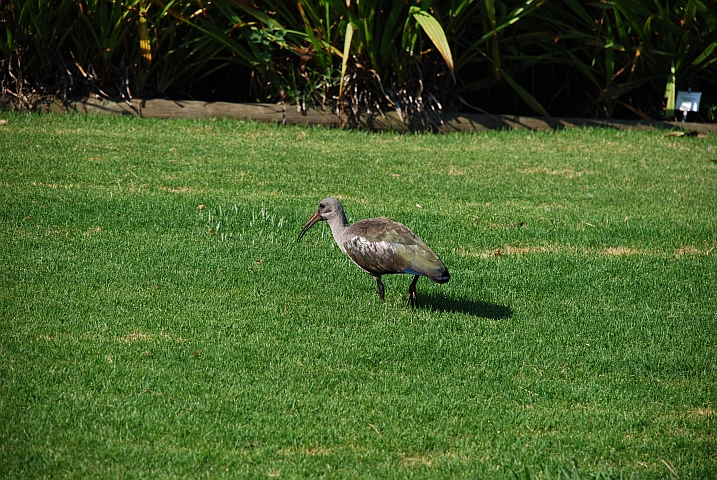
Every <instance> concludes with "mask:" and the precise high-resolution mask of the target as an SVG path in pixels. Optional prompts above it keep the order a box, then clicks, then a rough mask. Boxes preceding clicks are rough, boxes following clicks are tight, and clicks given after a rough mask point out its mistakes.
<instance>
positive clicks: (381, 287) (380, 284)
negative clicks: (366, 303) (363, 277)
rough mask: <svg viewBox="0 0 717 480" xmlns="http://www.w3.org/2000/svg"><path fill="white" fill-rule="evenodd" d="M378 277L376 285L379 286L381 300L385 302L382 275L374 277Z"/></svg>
mask: <svg viewBox="0 0 717 480" xmlns="http://www.w3.org/2000/svg"><path fill="white" fill-rule="evenodd" d="M373 278H375V279H376V286H377V287H378V296H379V297H380V298H381V301H382V302H384V301H385V300H384V299H383V283H382V282H381V275H376V276H375V277H373Z"/></svg>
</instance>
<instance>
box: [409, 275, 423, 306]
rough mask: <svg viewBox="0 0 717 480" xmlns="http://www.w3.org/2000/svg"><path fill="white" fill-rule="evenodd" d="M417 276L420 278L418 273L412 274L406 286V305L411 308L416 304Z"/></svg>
mask: <svg viewBox="0 0 717 480" xmlns="http://www.w3.org/2000/svg"><path fill="white" fill-rule="evenodd" d="M419 278H421V276H420V275H414V276H413V281H412V282H411V285H410V286H409V287H408V300H406V306H409V305H410V306H411V308H413V307H415V306H416V283H417V282H418V279H419Z"/></svg>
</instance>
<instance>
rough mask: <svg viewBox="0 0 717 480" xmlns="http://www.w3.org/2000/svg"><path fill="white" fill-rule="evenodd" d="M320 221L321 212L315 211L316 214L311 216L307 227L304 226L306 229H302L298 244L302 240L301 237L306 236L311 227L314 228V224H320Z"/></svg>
mask: <svg viewBox="0 0 717 480" xmlns="http://www.w3.org/2000/svg"><path fill="white" fill-rule="evenodd" d="M319 220H321V217H319V211H318V210H317V211H315V212H314V214H313V215H312V216H311V218H310V219H309V221H308V222H306V225H304V228H302V229H301V233H300V234H299V238H297V239H296V241H297V242H298V241H299V240H301V237H303V236H304V234H305V233H306V232H308V231H309V229H310V228H311V227H313V226H314V224H315V223H316V222H318V221H319Z"/></svg>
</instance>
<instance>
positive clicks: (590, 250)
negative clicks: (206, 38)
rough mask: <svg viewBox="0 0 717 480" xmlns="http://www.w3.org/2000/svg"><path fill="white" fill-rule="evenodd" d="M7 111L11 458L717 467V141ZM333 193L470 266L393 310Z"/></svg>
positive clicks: (0, 380)
mask: <svg viewBox="0 0 717 480" xmlns="http://www.w3.org/2000/svg"><path fill="white" fill-rule="evenodd" d="M7 118H8V119H9V121H8V125H6V126H4V128H3V130H2V131H0V142H2V146H3V148H2V149H0V182H1V183H0V185H1V186H0V195H2V205H3V209H2V223H1V224H0V242H1V243H2V248H1V249H0V261H2V265H3V268H2V269H0V282H1V284H0V287H1V288H0V353H2V355H1V356H0V357H1V358H2V360H1V361H0V399H1V400H0V447H2V448H0V469H1V470H2V472H3V473H5V474H6V476H9V477H22V478H28V477H48V476H77V477H107V476H117V477H123V478H133V477H146V476H152V477H199V476H209V477H221V476H226V477H267V476H272V477H279V478H282V477H283V478H286V477H291V478H295V477H318V476H326V477H339V478H343V477H351V478H357V477H380V478H383V477H387V478H406V477H414V478H436V477H442V478H448V477H451V478H453V477H456V478H505V477H512V478H515V477H517V478H556V477H557V478H630V477H634V478H669V477H671V476H679V477H680V478H690V477H693V478H710V477H713V476H715V474H716V473H715V472H717V458H716V457H715V453H714V441H713V439H714V438H715V436H716V435H717V432H716V431H715V422H714V411H715V396H714V387H715V380H716V378H717V363H715V358H717V352H715V343H714V341H712V338H713V337H714V331H715V326H716V325H717V323H716V322H717V310H716V308H717V307H716V305H717V300H716V299H715V295H716V293H715V292H717V273H715V272H717V260H715V256H716V255H717V254H716V253H715V252H716V251H717V250H715V248H714V247H715V246H717V237H716V234H715V232H717V218H716V217H715V215H714V211H715V206H716V204H715V196H714V192H715V191H717V184H716V183H715V179H716V178H717V177H716V176H715V172H716V170H715V164H714V163H713V162H711V161H710V159H711V158H712V157H713V154H712V153H711V152H713V150H714V148H713V149H712V150H710V147H714V146H715V142H714V139H713V138H712V137H707V138H687V137H685V138H671V137H663V136H662V134H661V133H660V132H625V131H619V132H618V131H611V130H592V129H584V130H576V131H561V132H488V133H484V134H475V135H452V136H448V135H444V136H440V135H437V136H419V135H403V136H400V135H393V134H369V133H366V132H348V131H330V130H325V129H320V128H308V127H291V128H278V127H270V126H266V125H255V124H251V123H241V122H231V121H214V120H206V121H155V120H143V119H125V118H93V117H83V116H63V117H55V116H52V115H47V116H22V115H14V114H11V115H10V116H8V117H7ZM78 131H79V132H80V133H79V134H78V133H77V132H78ZM89 159H93V160H89ZM578 173H580V174H578ZM327 196H335V197H337V198H340V199H341V201H342V203H343V205H344V207H345V208H346V212H347V215H348V216H349V219H350V221H356V220H359V219H362V218H366V217H375V216H381V215H387V216H390V217H392V218H395V219H396V220H398V221H400V222H402V223H405V224H406V225H408V226H410V227H411V228H412V229H413V230H414V231H415V232H416V233H418V234H419V235H420V236H421V237H422V238H423V239H424V240H426V241H427V243H428V244H429V245H431V248H433V249H434V250H435V251H436V253H438V254H439V256H440V257H441V258H442V259H443V261H444V262H445V263H446V265H447V266H448V268H449V270H450V272H451V276H452V279H451V281H450V282H449V283H447V284H445V285H437V284H434V283H432V282H429V281H427V280H426V279H423V280H421V281H420V282H419V284H418V308H416V309H415V310H410V309H406V308H403V304H404V303H405V294H406V289H407V287H408V284H409V282H410V277H408V276H387V277H386V278H385V279H384V282H385V285H386V303H381V302H380V301H379V299H378V296H377V294H376V286H375V282H374V280H373V279H372V278H371V277H370V276H369V275H367V274H366V273H364V272H362V271H361V270H360V269H358V268H356V266H355V265H353V264H352V263H351V261H350V260H349V259H348V258H347V257H346V256H345V255H343V254H342V253H341V251H340V250H339V248H338V247H337V246H336V245H335V243H334V240H333V238H332V235H331V233H330V230H329V229H328V227H327V226H326V225H323V224H321V225H317V226H315V227H314V228H313V229H312V230H311V231H310V232H309V233H308V234H307V235H306V236H305V237H304V238H303V239H302V242H301V243H296V241H295V240H296V238H297V236H298V234H299V232H300V230H301V226H302V225H303V224H304V222H305V221H306V220H307V218H308V217H309V216H310V215H311V213H312V212H313V211H314V210H315V209H316V207H317V204H318V201H320V200H321V199H322V198H324V197H327Z"/></svg>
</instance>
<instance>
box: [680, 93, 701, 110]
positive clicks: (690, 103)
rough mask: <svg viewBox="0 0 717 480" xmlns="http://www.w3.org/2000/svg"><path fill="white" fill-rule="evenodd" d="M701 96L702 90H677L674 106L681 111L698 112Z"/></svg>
mask: <svg viewBox="0 0 717 480" xmlns="http://www.w3.org/2000/svg"><path fill="white" fill-rule="evenodd" d="M701 98H702V92H693V91H689V92H677V100H676V101H675V103H676V105H675V106H676V107H677V110H679V111H681V112H699V110H700V99H701Z"/></svg>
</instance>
